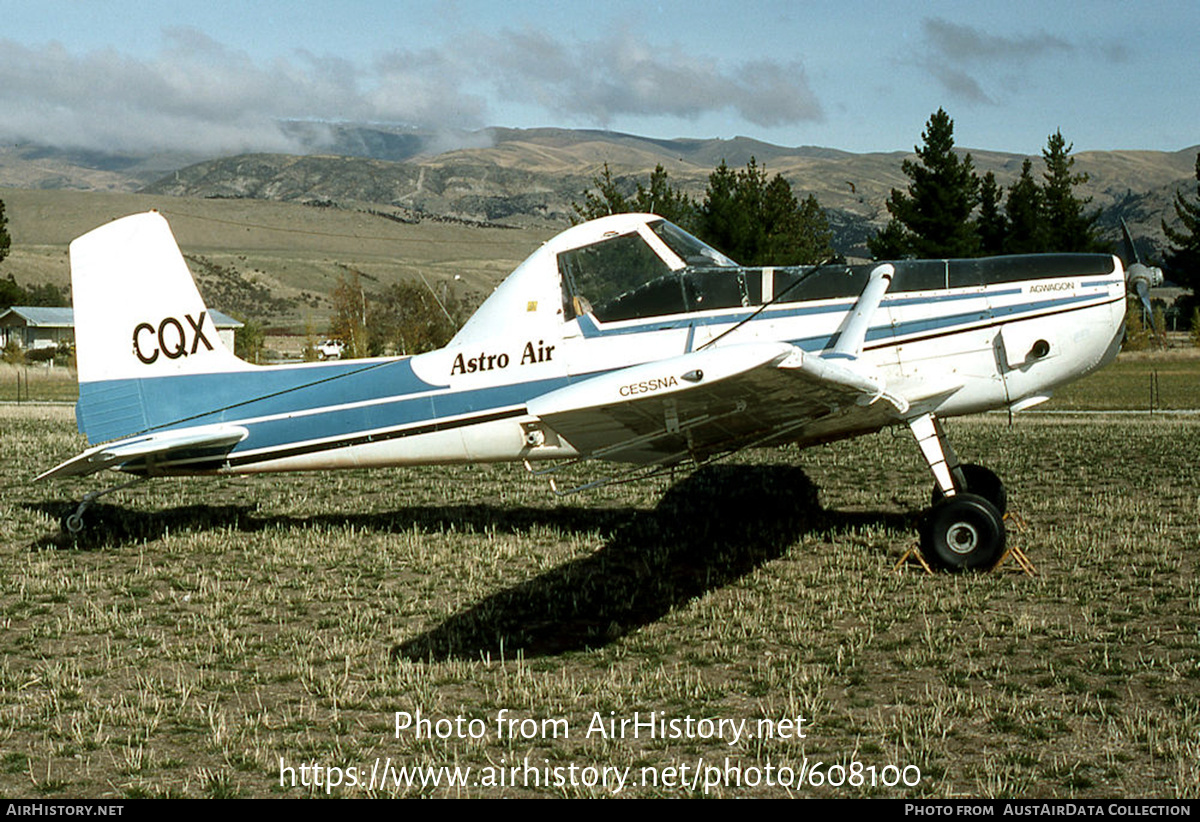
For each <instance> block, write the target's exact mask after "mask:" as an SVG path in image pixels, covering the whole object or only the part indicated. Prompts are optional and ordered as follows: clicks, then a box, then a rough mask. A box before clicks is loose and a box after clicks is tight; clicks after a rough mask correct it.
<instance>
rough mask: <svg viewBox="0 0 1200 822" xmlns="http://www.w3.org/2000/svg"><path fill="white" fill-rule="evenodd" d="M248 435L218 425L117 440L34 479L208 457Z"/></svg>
mask: <svg viewBox="0 0 1200 822" xmlns="http://www.w3.org/2000/svg"><path fill="white" fill-rule="evenodd" d="M248 435H249V432H248V431H247V430H246V429H245V428H242V427H241V426H237V425H221V426H216V427H213V428H205V429H190V430H188V431H180V432H174V431H167V432H164V433H161V434H151V435H150V436H145V437H135V438H133V439H128V440H118V441H117V442H110V443H106V444H105V445H98V446H96V447H95V448H89V449H88V450H87V451H84V452H83V453H82V454H80V455H79V456H77V457H75V458H73V459H70V460H67V461H66V462H64V463H63V464H62V465H59V466H57V467H55V468H51V469H50V470H49V471H47V472H46V473H44V474H42V475H40V476H38V477H37V478H36V479H37V480H43V479H51V478H54V477H77V476H85V475H87V474H94V473H96V472H97V471H102V470H104V469H105V468H118V467H120V466H122V465H125V464H127V463H130V462H134V461H144V462H146V464H147V466H150V465H156V466H163V465H165V464H168V463H171V462H173V461H177V460H184V459H187V460H188V461H192V460H195V459H208V460H211V459H214V458H216V457H220V456H223V455H225V454H228V453H229V451H230V450H232V449H233V447H234V446H235V445H237V444H238V443H239V442H241V441H242V440H244V439H245V438H246V437H247V436H248ZM35 481H36V480H35Z"/></svg>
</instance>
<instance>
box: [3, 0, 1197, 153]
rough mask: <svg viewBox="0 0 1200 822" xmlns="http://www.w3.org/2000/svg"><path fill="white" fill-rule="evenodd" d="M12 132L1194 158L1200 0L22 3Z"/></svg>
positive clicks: (86, 138) (287, 144)
mask: <svg viewBox="0 0 1200 822" xmlns="http://www.w3.org/2000/svg"><path fill="white" fill-rule="evenodd" d="M2 19H3V20H4V27H3V29H2V30H0V112H2V113H0V139H2V140H4V141H5V142H16V141H35V142H48V143H52V144H56V145H60V146H70V147H80V148H89V149H106V150H113V149H117V150H120V149H140V150H145V149H153V150H163V149H185V150H190V151H198V152H209V153H228V152H234V151H244V150H288V149H290V148H294V147H295V146H294V145H293V144H292V143H291V138H289V137H287V136H286V135H284V134H283V133H282V132H280V131H279V129H278V127H277V125H276V124H277V122H278V121H279V120H280V119H287V118H300V119H308V120H314V121H324V120H353V121H370V122H384V123H407V124H413V125H420V126H425V127H434V128H438V127H442V128H446V129H478V128H483V127H486V126H510V127H534V126H562V127H570V128H607V129H613V130H616V131H625V132H631V133H635V134H642V135H647V136H653V137H663V138H671V137H700V138H707V137H723V138H729V137H734V136H738V135H744V136H750V137H754V138H757V139H761V140H765V141H768V142H773V143H779V144H781V145H819V146H827V147H831V148H838V149H844V150H847V151H856V152H861V151H895V150H909V149H911V148H912V146H913V145H914V144H916V143H919V142H920V132H921V130H922V128H923V127H924V124H925V122H926V120H927V119H928V118H929V115H930V114H931V113H932V112H933V111H935V110H936V109H937V108H938V107H944V108H945V109H946V110H947V111H948V112H949V113H950V115H951V116H952V117H953V118H954V121H955V136H956V140H957V142H958V144H959V145H962V146H966V147H970V148H975V149H992V150H997V151H1009V152H1017V153H1025V154H1037V153H1039V152H1040V151H1041V149H1042V148H1043V147H1044V145H1045V142H1046V137H1047V135H1049V134H1050V133H1052V132H1053V131H1055V130H1056V129H1060V128H1061V129H1062V132H1063V134H1064V136H1066V138H1067V139H1068V141H1070V142H1073V143H1074V145H1075V150H1076V151H1084V150H1089V149H1156V150H1166V151H1175V150H1179V149H1183V148H1186V147H1189V146H1193V145H1196V144H1198V143H1200V2H1196V0H1174V1H1172V2H1166V1H1164V0H1146V1H1145V2H1140V3H1129V2H1126V1H1124V0H1122V1H1121V2H1117V1H1115V0H1114V1H1112V2H1110V1H1109V0H1097V2H1064V3H1048V2H1045V0H1039V1H1038V2H1026V0H1012V1H1011V2H1003V3H963V2H943V1H942V0H922V2H907V1H906V0H896V1H895V2H865V0H842V2H823V1H815V2H798V1H793V2H767V1H766V0H763V1H762V2H756V1H755V0H740V2H718V1H717V0H700V2H695V0H693V2H659V3H655V2H642V3H634V2H626V0H604V2H593V3H565V2H562V0H556V1H555V2H522V1H521V0H515V1H514V2H511V3H507V4H501V3H497V2H473V1H472V0H457V1H454V0H451V1H450V2H436V0H425V2H419V3H417V2H380V1H378V0H377V1H375V2H370V1H368V0H357V1H356V0H339V1H338V2H326V1H325V0H319V2H300V1H299V0H291V1H290V2H277V1H276V0H257V2H254V3H243V2H226V0H209V1H208V2H196V0H189V2H176V1H175V0H160V2H156V3H152V4H137V5H135V4H129V3H104V2H86V3H85V2H67V0H41V2H37V3H31V2H19V3H5V4H4V11H3V18H2Z"/></svg>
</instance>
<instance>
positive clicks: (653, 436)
mask: <svg viewBox="0 0 1200 822" xmlns="http://www.w3.org/2000/svg"><path fill="white" fill-rule="evenodd" d="M527 409H528V411H529V413H530V414H533V415H534V416H536V417H538V418H540V419H541V420H542V421H543V422H544V423H545V424H546V425H548V426H549V427H550V428H552V429H553V430H554V431H555V432H556V433H558V434H559V435H560V436H561V437H562V438H563V439H565V440H566V441H567V442H569V443H570V444H571V445H572V446H573V447H574V448H575V450H576V451H578V452H579V453H580V454H581V455H584V456H585V457H587V458H590V459H607V460H614V461H620V462H632V463H641V464H648V463H661V462H669V461H671V459H672V458H675V457H677V458H678V459H683V458H685V457H687V456H691V457H693V458H696V459H703V458H705V457H706V456H708V455H710V454H713V453H717V452H721V451H727V450H731V449H735V448H740V447H745V446H746V445H754V444H767V443H769V442H783V441H787V440H789V439H797V438H800V436H801V434H802V433H806V432H805V429H807V428H810V427H815V429H814V430H817V429H819V428H820V426H821V424H822V421H830V420H831V419H832V418H837V419H838V420H839V424H844V423H846V422H847V420H845V419H844V417H845V416H846V415H853V420H851V421H850V422H851V423H852V424H853V426H855V427H859V426H861V427H862V428H864V429H865V428H871V427H879V426H882V425H884V424H886V423H887V422H889V421H891V420H894V419H895V417H896V416H898V415H902V414H903V413H904V412H905V411H907V409H908V404H907V403H906V402H905V401H904V400H902V399H900V398H897V397H893V396H891V395H889V394H887V393H886V391H885V390H884V385H883V383H882V381H881V380H880V379H879V378H878V377H876V376H874V375H872V374H870V373H867V372H866V371H865V370H863V368H862V366H860V365H859V364H858V363H856V362H846V363H843V362H841V361H837V360H828V359H824V358H822V357H820V356H818V355H812V354H805V353H804V352H803V351H802V350H801V349H799V348H797V347H795V346H793V345H790V344H788V343H754V344H746V345H729V346H725V347H721V348H712V349H707V350H702V351H694V352H691V353H689V354H684V355H682V356H679V357H673V358H671V359H667V360H660V361H657V362H652V363H644V364H642V365H636V366H632V367H630V368H624V369H621V370H619V371H613V372H609V373H606V374H602V375H599V376H596V377H592V378H590V379H587V380H584V381H582V382H578V383H575V384H573V385H570V386H567V387H566V388H560V389H558V390H556V391H552V392H550V393H548V394H544V395H542V396H541V397H538V398H536V399H534V400H532V401H531V402H529V403H528V404H527ZM807 433H811V432H807Z"/></svg>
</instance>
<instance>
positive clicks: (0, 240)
mask: <svg viewBox="0 0 1200 822" xmlns="http://www.w3.org/2000/svg"><path fill="white" fill-rule="evenodd" d="M11 245H12V237H10V236H9V235H8V216H7V215H5V213H4V201H3V200H0V262H4V258H5V257H7V256H8V249H9V247H10V246H11Z"/></svg>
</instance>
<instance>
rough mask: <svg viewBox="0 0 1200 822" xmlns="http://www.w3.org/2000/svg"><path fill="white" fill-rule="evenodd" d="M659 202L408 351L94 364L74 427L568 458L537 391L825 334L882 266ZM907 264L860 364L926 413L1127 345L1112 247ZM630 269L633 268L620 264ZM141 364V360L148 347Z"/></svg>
mask: <svg viewBox="0 0 1200 822" xmlns="http://www.w3.org/2000/svg"><path fill="white" fill-rule="evenodd" d="M656 219H657V218H650V217H648V216H647V215H622V219H617V218H609V220H608V221H607V222H606V221H600V225H597V224H586V225H584V226H580V227H578V228H576V229H572V230H570V231H568V232H565V233H564V234H562V235H560V236H559V237H558V238H555V239H554V240H552V241H550V242H549V243H547V244H546V245H544V246H543V247H542V248H541V249H539V250H538V251H536V252H535V253H534V254H533V255H532V256H531V257H530V258H529V259H528V260H526V262H525V263H523V264H522V266H520V267H519V268H518V269H517V270H516V271H515V272H514V273H513V274H512V275H511V276H510V277H509V279H508V280H506V281H505V283H504V284H502V285H501V286H500V288H499V289H498V290H497V291H496V292H495V294H494V295H493V296H492V297H491V298H489V300H488V301H487V302H485V304H484V305H483V307H481V309H480V310H479V312H477V314H476V315H475V317H473V318H472V320H471V321H470V322H468V324H467V325H466V326H465V327H464V328H463V329H462V331H460V333H459V334H458V336H456V337H455V339H454V340H452V341H451V343H450V345H448V346H447V347H446V348H443V349H440V350H437V351H432V352H429V353H425V354H420V355H417V356H414V357H401V358H382V359H372V360H350V361H338V362H332V363H312V364H303V365H299V364H298V365H282V366H269V367H256V366H247V365H245V364H240V365H238V366H237V367H236V368H234V369H232V370H230V369H228V368H213V369H212V370H207V369H203V368H200V369H193V371H192V373H178V374H163V375H155V376H147V377H139V376H129V377H123V378H119V379H106V380H103V381H98V382H86V381H83V380H82V378H81V386H80V403H79V406H78V409H77V413H78V417H79V423H80V428H81V430H82V431H84V432H85V433H87V435H88V437H89V439H90V440H91V441H92V442H93V443H96V442H102V441H105V440H112V439H119V438H123V437H129V436H134V435H142V434H146V433H156V432H162V431H177V430H182V429H190V428H196V427H204V426H214V425H236V426H240V427H241V428H244V429H245V430H246V432H248V433H247V435H246V436H245V438H244V439H243V440H242V441H241V442H239V443H238V444H237V445H236V446H235V447H234V448H233V449H232V450H231V451H229V452H228V453H227V454H222V455H221V456H220V457H219V458H215V457H214V456H213V455H212V454H204V453H197V454H194V455H190V456H188V455H183V456H180V455H176V456H175V457H173V458H172V460H171V461H170V462H169V464H161V465H155V466H154V467H153V468H147V467H146V466H145V465H143V464H139V463H137V462H134V463H131V464H128V465H125V466H124V470H127V471H134V472H145V471H148V472H150V473H208V472H239V473H242V472H262V471H288V470H313V469H328V468H344V467H367V466H383V465H404V464H417V463H454V462H481V461H505V460H544V459H558V458H570V457H574V456H577V455H578V454H577V452H576V450H575V449H574V448H573V447H572V446H571V444H570V443H568V442H567V441H566V440H564V439H562V438H559V437H556V436H554V435H553V432H552V431H550V432H547V431H545V430H543V428H541V427H540V426H539V421H538V420H537V418H536V417H534V416H533V415H531V414H530V413H529V412H528V411H527V409H526V404H527V403H528V402H529V401H531V400H532V399H534V398H536V397H538V396H541V395H544V394H546V393H548V392H550V391H555V390H557V389H560V388H563V387H564V386H567V385H570V384H572V383H575V382H578V381H581V380H586V379H589V378H590V377H594V376H597V375H600V374H604V373H608V372H613V371H617V370H619V369H624V368H628V367H630V366H634V365H639V364H643V363H652V362H655V361H658V360H666V359H669V358H672V357H677V356H679V355H681V354H686V353H688V352H692V351H698V350H701V349H703V348H705V347H720V346H729V345H739V344H745V343H756V342H766V341H771V342H785V343H789V344H791V345H793V346H796V347H797V348H799V349H801V350H803V351H804V352H806V353H814V354H819V353H820V352H828V351H829V350H831V349H832V348H833V347H834V345H835V344H836V341H837V335H838V332H839V328H840V327H842V324H843V322H844V320H845V318H846V315H847V312H849V311H850V310H851V309H852V308H853V307H854V306H855V303H856V301H857V300H858V297H859V294H860V292H862V290H863V288H864V285H865V284H866V282H867V279H868V276H869V272H870V270H871V269H872V267H873V266H872V265H863V266H845V265H830V266H824V267H821V268H815V269H814V268H812V267H775V268H772V267H742V266H736V265H734V264H732V263H731V262H730V261H728V260H726V259H724V258H721V257H720V256H719V255H716V254H715V253H712V254H710V253H708V250H706V251H705V254H706V255H707V256H705V255H693V254H692V251H694V249H689V248H686V247H679V246H678V244H677V240H676V238H675V237H674V236H673V235H671V234H669V233H664V232H663V231H662V230H661V227H660V224H661V221H659V222H658V223H654V222H652V220H656ZM668 225H669V224H668ZM672 228H673V227H672ZM631 244H638V248H633V246H632V245H631ZM598 249H600V250H603V249H608V251H607V252H602V251H598ZM609 252H612V253H609ZM605 253H609V256H608V257H607V258H606V257H605V256H604V254H605ZM639 255H640V256H639ZM614 261H615V262H614ZM894 266H895V276H894V278H893V280H892V282H891V283H890V287H889V288H888V290H887V292H886V294H885V296H884V297H883V299H882V301H881V302H880V303H879V305H878V309H877V310H876V311H875V312H874V314H873V315H872V316H871V318H870V322H869V326H868V329H867V333H866V336H865V341H864V343H863V345H862V350H861V353H859V354H858V356H857V358H856V367H857V368H859V369H860V370H863V369H866V370H869V371H870V372H871V373H872V374H874V375H876V376H878V378H880V379H881V380H883V381H884V382H886V385H887V390H888V392H889V393H891V394H895V395H898V396H901V397H905V398H907V399H908V400H909V401H910V402H911V403H912V405H913V409H914V410H913V413H914V414H915V413H917V412H918V411H919V412H930V413H935V414H937V415H938V416H943V417H945V416H954V415H961V414H970V413H975V412H979V411H985V410H988V409H996V408H1006V407H1007V408H1017V409H1020V408H1023V407H1026V406H1027V405H1030V404H1033V403H1035V402H1037V401H1039V400H1040V399H1042V398H1044V397H1046V396H1049V394H1050V393H1051V392H1052V391H1053V390H1054V389H1055V388H1056V387H1058V386H1059V385H1061V384H1063V383H1066V382H1069V381H1071V380H1073V379H1077V378H1079V377H1080V376H1083V375H1084V374H1086V373H1089V372H1090V371H1093V370H1095V369H1096V368H1098V367H1100V366H1101V365H1103V364H1104V363H1106V362H1108V361H1109V360H1111V359H1112V358H1113V357H1114V356H1115V354H1116V351H1117V348H1118V346H1119V343H1120V340H1121V335H1122V323H1123V317H1124V312H1125V302H1124V301H1125V281H1124V272H1123V270H1122V267H1121V264H1120V261H1118V260H1116V259H1115V258H1113V257H1110V256H1106V255H1031V256H1022V257H1004V258H992V259H984V260H949V261H947V260H923V261H901V262H897V263H894ZM628 269H639V270H640V273H638V274H637V276H632V277H630V278H629V279H628V281H621V278H622V277H625V276H626V274H625V272H626V271H627V270H628ZM614 271H616V272H617V273H615V274H614V273H613V272H614ZM606 278H607V279H606ZM151 319H152V320H153V319H155V318H151ZM147 322H149V321H147ZM150 324H151V325H152V324H153V323H150ZM181 328H182V329H183V330H184V333H186V328H187V326H186V325H183V324H181ZM135 334H136V332H135ZM147 338H148V336H147ZM135 340H136V337H135ZM173 341H174V339H173V338H172V342H173ZM182 344H183V343H182V342H181V343H180V345H182ZM200 353H201V354H203V353H205V352H204V351H203V350H201V351H200ZM131 367H132V369H133V370H132V371H130V373H131V374H133V375H136V374H137V373H138V371H137V370H136V369H137V368H138V367H139V366H137V365H136V364H133V366H131ZM669 376H670V375H664V377H663V380H666V379H668V378H669ZM665 385H666V383H665V382H663V381H660V380H657V379H655V378H644V377H643V378H640V379H638V380H636V381H631V382H630V383H629V384H628V385H627V386H625V385H623V386H622V387H621V391H620V394H621V396H622V397H625V398H629V399H634V398H636V397H639V396H648V395H652V394H654V393H655V392H656V391H659V390H662V389H663V388H664V387H665ZM843 419H844V418H842V417H839V416H838V415H836V414H830V415H828V416H827V417H824V418H822V419H818V420H813V421H812V423H811V424H808V425H805V426H803V427H800V428H797V429H796V430H791V431H789V432H788V434H787V436H786V439H787V440H789V441H795V442H800V443H802V444H803V443H809V442H817V441H823V440H828V439H835V438H838V437H844V436H850V435H853V434H855V433H859V432H860V431H862V430H864V429H861V428H860V427H855V424H854V423H852V422H851V423H846V422H841V420H843ZM846 419H851V420H853V419H856V418H854V417H850V418H846ZM903 421H904V420H903V419H901V418H899V417H897V418H896V419H895V420H894V422H896V423H900V422H903ZM859 425H861V423H859ZM872 425H873V428H878V427H879V425H877V424H874V423H872ZM547 434H549V436H547Z"/></svg>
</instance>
